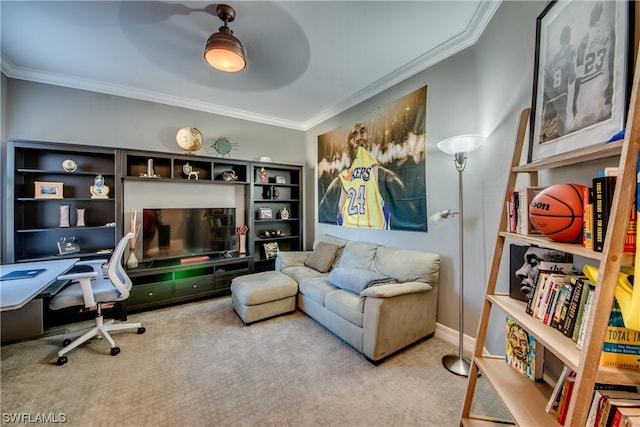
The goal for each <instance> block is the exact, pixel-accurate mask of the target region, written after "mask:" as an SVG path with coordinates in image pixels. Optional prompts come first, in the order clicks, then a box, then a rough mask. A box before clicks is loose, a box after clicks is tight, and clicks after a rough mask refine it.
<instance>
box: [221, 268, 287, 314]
mask: <svg viewBox="0 0 640 427" xmlns="http://www.w3.org/2000/svg"><path fill="white" fill-rule="evenodd" d="M297 293H298V283H297V282H296V281H295V280H293V279H292V278H291V277H289V276H287V275H286V274H284V273H280V272H279V271H264V272H262V273H254V274H248V275H246V276H238V277H234V278H233V280H232V281H231V304H232V305H233V309H234V310H235V311H236V313H238V316H240V318H241V319H242V321H243V322H244V323H245V325H249V324H251V323H253V322H257V321H258V320H263V319H266V318H269V317H274V316H278V315H280V314H284V313H290V312H293V311H295V310H296V294H297Z"/></svg>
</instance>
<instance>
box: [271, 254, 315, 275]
mask: <svg viewBox="0 0 640 427" xmlns="http://www.w3.org/2000/svg"><path fill="white" fill-rule="evenodd" d="M310 253H311V251H291V252H278V256H277V257H276V271H281V270H282V269H283V268H287V267H292V266H294V265H304V262H305V261H306V260H307V258H308V257H309V254H310Z"/></svg>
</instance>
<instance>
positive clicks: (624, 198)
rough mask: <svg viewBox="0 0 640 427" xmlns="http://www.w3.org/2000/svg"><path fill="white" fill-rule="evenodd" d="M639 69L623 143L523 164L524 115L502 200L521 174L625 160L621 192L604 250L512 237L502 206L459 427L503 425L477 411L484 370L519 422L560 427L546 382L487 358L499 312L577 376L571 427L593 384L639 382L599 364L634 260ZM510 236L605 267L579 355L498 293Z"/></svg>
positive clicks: (532, 176)
mask: <svg viewBox="0 0 640 427" xmlns="http://www.w3.org/2000/svg"><path fill="white" fill-rule="evenodd" d="M638 65H639V64H638V63H636V68H635V70H636V74H635V76H634V80H633V88H632V93H631V101H630V103H629V112H628V118H627V126H626V135H625V138H624V140H623V141H619V142H614V143H609V144H603V145H598V146H592V147H588V148H586V149H582V150H578V151H574V152H570V153H565V154H561V155H557V156H553V157H550V158H545V159H543V160H540V161H535V162H532V163H528V164H525V165H520V164H519V163H520V158H521V154H522V150H523V146H524V145H525V133H526V130H527V124H528V122H529V115H530V110H529V109H525V110H524V111H523V112H522V114H521V116H520V122H519V126H518V131H517V135H516V144H515V149H514V155H513V160H512V164H511V171H510V174H509V178H508V180H507V187H506V191H505V199H504V202H506V201H507V200H509V198H510V195H511V193H512V192H513V191H514V190H515V185H516V178H517V176H518V175H519V174H527V175H528V177H529V185H531V186H537V185H538V172H539V171H541V170H546V169H554V168H561V167H565V166H570V165H577V164H581V163H583V162H589V161H594V160H599V159H606V158H614V157H619V159H620V160H619V171H618V182H617V184H616V187H615V193H614V197H613V204H612V208H611V216H610V220H609V225H608V228H607V234H606V239H605V245H604V250H603V252H602V253H599V252H594V251H592V250H590V249H585V248H583V247H582V245H580V244H567V243H559V242H554V241H551V240H549V239H547V238H545V237H541V236H539V235H538V236H536V235H534V236H531V235H521V234H514V233H508V232H507V231H506V224H507V218H506V215H507V214H506V211H505V209H501V211H502V216H501V218H500V228H499V231H498V233H497V236H496V242H495V249H494V252H493V258H492V263H491V267H490V271H489V276H488V279H487V287H486V291H485V292H486V294H485V298H484V302H483V307H482V313H481V316H480V323H479V326H478V332H477V335H476V346H475V349H474V353H473V361H472V363H471V370H470V373H469V380H468V384H467V390H466V394H465V398H464V403H463V407H462V413H461V418H460V423H459V424H460V425H461V426H466V427H469V426H497V425H504V424H502V423H499V422H498V421H497V420H490V419H487V418H486V417H480V416H474V415H473V414H472V413H471V407H472V402H473V396H474V393H475V389H476V383H477V380H478V373H479V372H481V373H482V374H483V376H484V377H485V378H486V380H487V381H488V382H489V383H490V384H491V386H492V387H493V388H494V390H495V391H496V394H497V395H498V396H499V398H500V399H501V401H502V403H503V404H504V406H505V408H506V409H507V411H508V412H509V413H510V415H511V417H512V418H513V421H514V422H515V423H516V424H517V425H521V426H532V425H545V426H560V424H559V423H558V421H557V420H556V418H555V417H554V416H553V415H550V414H549V413H547V412H546V411H545V406H546V404H547V402H548V400H549V397H550V395H551V392H552V387H551V385H549V384H547V383H545V382H543V381H539V382H532V381H530V380H529V379H528V378H526V377H525V376H524V375H522V374H520V373H519V372H516V371H515V370H514V369H512V368H511V367H510V366H508V364H507V363H506V362H505V360H504V354H502V355H486V354H484V352H483V350H484V347H485V342H486V338H487V329H488V324H489V318H490V315H491V312H492V311H493V310H499V311H500V312H501V313H502V314H504V315H509V316H511V317H512V318H513V319H514V320H515V321H517V322H518V323H520V325H521V326H522V327H523V328H524V329H525V330H527V331H528V332H529V333H530V334H532V335H533V336H534V337H535V338H536V340H537V341H538V342H540V343H542V345H543V346H544V347H545V349H546V351H547V352H551V353H553V354H554V355H555V356H556V357H557V358H558V359H560V360H561V361H562V362H563V363H564V364H565V365H566V366H568V367H569V368H570V369H572V370H574V371H576V372H577V376H576V381H575V385H574V389H573V395H572V398H571V402H570V406H569V410H568V414H567V418H566V422H565V426H573V427H578V426H580V427H582V426H584V425H585V422H586V419H587V415H588V412H589V407H590V405H591V400H592V395H593V389H594V384H595V383H605V384H633V385H638V384H640V372H638V371H632V370H625V369H611V368H603V367H601V366H600V365H599V361H600V354H601V351H602V346H603V342H604V337H605V332H606V329H607V325H608V321H609V315H610V313H611V307H612V304H613V298H614V292H615V287H616V283H617V279H618V273H619V271H620V268H621V267H622V266H631V265H633V262H634V256H633V254H628V253H626V254H625V253H624V252H623V247H624V242H625V237H626V232H627V226H628V223H629V212H630V210H631V206H632V203H633V200H634V194H635V189H636V166H637V161H638V151H639V149H640V98H639V97H638V90H639V85H640V72H638V70H639V68H638ZM506 239H509V240H510V241H513V242H518V243H523V244H528V245H533V246H540V247H546V248H551V249H557V250H561V251H564V252H567V253H571V254H574V255H578V256H581V257H585V258H588V259H589V260H590V261H591V263H592V264H595V265H598V266H599V274H598V278H597V285H596V291H595V293H594V296H593V307H594V309H592V310H591V312H590V316H589V319H588V323H587V327H588V330H589V331H590V333H589V334H587V338H586V339H585V342H584V344H583V348H582V350H579V349H578V348H577V347H576V345H575V343H574V342H573V341H572V340H571V339H570V338H567V337H565V336H564V335H563V334H562V333H561V332H560V331H558V330H555V329H554V328H550V327H549V326H547V325H544V324H543V323H542V322H540V321H538V320H537V319H534V318H533V317H531V316H530V315H528V314H527V313H526V312H525V305H526V304H525V303H523V302H521V301H518V300H515V299H512V298H510V297H509V295H508V294H504V293H499V292H496V282H497V280H498V272H499V269H500V264H501V258H502V256H503V254H504V247H505V240H506Z"/></svg>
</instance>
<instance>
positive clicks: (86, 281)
mask: <svg viewBox="0 0 640 427" xmlns="http://www.w3.org/2000/svg"><path fill="white" fill-rule="evenodd" d="M100 276H102V274H100ZM96 277H98V273H96V272H95V271H87V272H84V273H72V274H63V275H62V276H58V280H77V281H78V283H80V289H82V299H84V306H85V307H87V308H90V307H95V305H96V300H95V298H94V297H93V291H92V290H91V280H92V279H95V278H96Z"/></svg>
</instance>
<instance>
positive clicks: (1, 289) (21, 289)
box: [0, 258, 79, 343]
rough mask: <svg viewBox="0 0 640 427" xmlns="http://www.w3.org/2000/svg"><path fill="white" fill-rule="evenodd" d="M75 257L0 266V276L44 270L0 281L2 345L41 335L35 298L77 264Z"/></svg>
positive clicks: (41, 309)
mask: <svg viewBox="0 0 640 427" xmlns="http://www.w3.org/2000/svg"><path fill="white" fill-rule="evenodd" d="M78 261H79V259H78V258H70V259H60V260H54V261H38V262H25V263H22V264H9V265H0V277H1V276H4V275H5V274H7V273H11V272H12V271H20V270H32V269H41V268H44V269H45V271H43V272H42V273H40V274H38V275H37V276H35V277H32V278H28V279H14V280H0V338H1V341H2V343H6V342H12V341H19V340H23V339H26V338H36V337H39V336H42V334H44V307H43V305H44V304H43V300H42V298H35V297H36V296H37V295H38V294H39V293H41V292H42V291H43V290H45V289H47V287H49V286H50V285H51V284H52V283H54V282H55V281H56V280H57V278H58V276H60V275H61V274H64V273H66V272H67V271H69V270H70V269H71V267H73V266H74V265H75V263H76V262H78Z"/></svg>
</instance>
